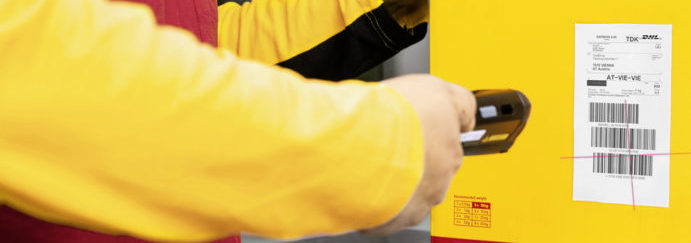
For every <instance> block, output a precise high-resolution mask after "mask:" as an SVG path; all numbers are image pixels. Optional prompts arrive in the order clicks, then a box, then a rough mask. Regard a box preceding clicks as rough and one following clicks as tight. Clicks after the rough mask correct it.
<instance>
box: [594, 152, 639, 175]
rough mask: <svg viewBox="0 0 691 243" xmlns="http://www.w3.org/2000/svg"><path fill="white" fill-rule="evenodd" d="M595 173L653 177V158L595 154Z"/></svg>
mask: <svg viewBox="0 0 691 243" xmlns="http://www.w3.org/2000/svg"><path fill="white" fill-rule="evenodd" d="M593 172H595V173H603V174H619V175H639V176H652V175H653V156H652V155H630V156H629V155H625V154H609V153H593Z"/></svg>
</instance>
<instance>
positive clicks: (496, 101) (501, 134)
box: [461, 89, 531, 156]
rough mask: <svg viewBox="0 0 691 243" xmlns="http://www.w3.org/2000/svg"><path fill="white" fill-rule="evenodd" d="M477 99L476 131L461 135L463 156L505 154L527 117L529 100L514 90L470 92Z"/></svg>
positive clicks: (529, 106)
mask: <svg viewBox="0 0 691 243" xmlns="http://www.w3.org/2000/svg"><path fill="white" fill-rule="evenodd" d="M473 94H474V95H475V98H476V100H477V113H476V115H475V121H476V123H475V130H473V131H472V132H468V133H465V134H462V135H461V143H462V145H463V150H464V153H465V155H466V156H471V155H483V154H494V153H505V152H507V151H509V149H510V148H511V146H512V145H513V143H514V142H515V141H516V138H518V135H520V134H521V131H523V128H524V127H525V125H526V123H527V122H528V117H530V109H531V104H530V101H528V98H527V97H526V96H525V95H524V94H523V93H521V92H520V91H516V90H510V89H506V90H477V91H473Z"/></svg>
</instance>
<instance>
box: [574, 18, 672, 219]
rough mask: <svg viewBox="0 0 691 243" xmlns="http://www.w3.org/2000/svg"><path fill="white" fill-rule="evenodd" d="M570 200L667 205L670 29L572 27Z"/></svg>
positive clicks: (609, 26) (619, 26)
mask: <svg viewBox="0 0 691 243" xmlns="http://www.w3.org/2000/svg"><path fill="white" fill-rule="evenodd" d="M575 47H576V55H575V58H576V62H575V89H574V155H575V156H588V157H590V158H591V159H579V160H574V177H573V200H577V201H592V202H603V203H617V204H631V205H643V206H658V207H668V206H669V156H655V155H658V154H669V152H670V151H669V150H670V121H671V95H670V93H671V81H672V79H671V77H672V75H671V64H672V26H671V25H633V24H577V25H576V45H575Z"/></svg>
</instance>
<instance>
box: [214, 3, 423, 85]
mask: <svg viewBox="0 0 691 243" xmlns="http://www.w3.org/2000/svg"><path fill="white" fill-rule="evenodd" d="M218 13H219V31H218V43H219V47H220V48H222V49H228V50H230V51H231V52H233V53H235V54H237V55H238V56H239V57H240V58H247V59H251V60H255V61H260V62H263V63H267V64H278V65H279V66H282V67H286V68H290V69H292V70H295V71H297V72H298V73H300V74H302V75H304V76H306V77H310V78H320V79H326V80H342V79H348V78H354V77H357V76H359V75H360V74H362V73H364V72H366V71H368V70H369V69H371V68H373V67H374V66H376V65H378V64H380V63H382V62H383V61H385V60H386V59H388V58H390V57H392V56H393V55H395V54H396V53H398V52H399V51H401V50H402V49H404V48H406V47H408V46H410V45H412V44H414V43H416V42H418V41H420V40H422V39H423V38H424V36H425V34H426V32H427V24H424V23H422V22H423V20H420V22H417V23H416V24H415V25H414V26H410V29H408V26H405V27H401V25H399V23H398V22H397V20H396V19H394V18H393V17H392V15H391V14H390V13H389V10H388V8H387V7H386V6H385V5H384V3H383V2H382V0H254V1H251V2H245V3H243V4H242V5H238V4H237V3H235V2H227V3H225V4H223V5H221V6H220V7H219V11H218ZM424 21H426V19H424Z"/></svg>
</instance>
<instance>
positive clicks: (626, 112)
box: [624, 99, 636, 211]
mask: <svg viewBox="0 0 691 243" xmlns="http://www.w3.org/2000/svg"><path fill="white" fill-rule="evenodd" d="M624 116H625V117H626V147H628V148H629V158H628V160H629V177H630V178H631V205H632V206H633V210H634V211H636V196H635V194H634V191H633V163H632V162H633V161H631V137H630V136H629V106H628V104H627V102H626V99H624Z"/></svg>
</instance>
